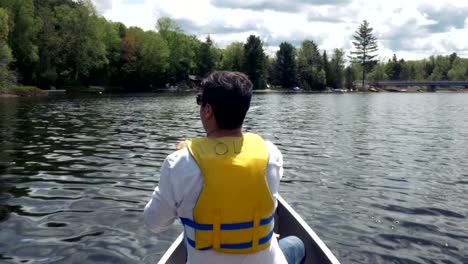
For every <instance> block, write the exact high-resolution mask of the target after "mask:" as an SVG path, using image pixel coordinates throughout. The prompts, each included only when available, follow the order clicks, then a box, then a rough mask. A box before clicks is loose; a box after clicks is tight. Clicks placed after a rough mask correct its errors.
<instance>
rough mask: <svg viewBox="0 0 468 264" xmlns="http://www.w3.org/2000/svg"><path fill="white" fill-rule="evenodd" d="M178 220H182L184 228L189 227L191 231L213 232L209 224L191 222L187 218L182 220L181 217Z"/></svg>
mask: <svg viewBox="0 0 468 264" xmlns="http://www.w3.org/2000/svg"><path fill="white" fill-rule="evenodd" d="M180 220H182V224H184V225H186V226H190V227H191V228H193V229H198V230H205V231H209V230H213V225H210V224H199V223H197V222H195V221H192V220H190V219H188V218H183V217H181V218H180Z"/></svg>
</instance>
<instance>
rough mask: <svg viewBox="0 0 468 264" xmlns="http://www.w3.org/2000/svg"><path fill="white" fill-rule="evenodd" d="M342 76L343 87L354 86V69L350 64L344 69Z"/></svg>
mask: <svg viewBox="0 0 468 264" xmlns="http://www.w3.org/2000/svg"><path fill="white" fill-rule="evenodd" d="M344 78H345V87H346V88H347V89H353V88H354V71H353V68H352V67H351V66H348V67H346V69H345V71H344Z"/></svg>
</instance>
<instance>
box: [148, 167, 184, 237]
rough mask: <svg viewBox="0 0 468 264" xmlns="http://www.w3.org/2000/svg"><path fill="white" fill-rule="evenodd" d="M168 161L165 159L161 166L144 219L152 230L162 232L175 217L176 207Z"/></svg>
mask: <svg viewBox="0 0 468 264" xmlns="http://www.w3.org/2000/svg"><path fill="white" fill-rule="evenodd" d="M170 176H171V171H170V166H169V161H168V159H166V160H165V161H164V163H163V165H162V168H161V176H160V180H159V186H156V188H155V189H154V192H153V195H152V197H151V200H150V201H149V202H148V203H147V204H146V206H145V211H144V219H145V224H146V226H147V227H149V228H150V229H151V231H153V232H156V233H158V232H162V231H164V230H166V229H168V228H169V226H170V225H171V224H172V223H173V222H174V220H175V219H176V218H177V207H176V202H175V199H174V191H173V188H172V183H171V177H170Z"/></svg>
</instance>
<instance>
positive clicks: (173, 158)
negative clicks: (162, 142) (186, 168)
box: [166, 147, 192, 168]
mask: <svg viewBox="0 0 468 264" xmlns="http://www.w3.org/2000/svg"><path fill="white" fill-rule="evenodd" d="M166 162H167V163H168V165H169V167H170V168H174V167H176V166H183V165H188V164H190V163H191V162H192V158H191V155H190V152H189V150H188V148H187V147H185V148H182V149H180V150H177V151H174V152H172V153H171V154H169V155H168V156H167V157H166Z"/></svg>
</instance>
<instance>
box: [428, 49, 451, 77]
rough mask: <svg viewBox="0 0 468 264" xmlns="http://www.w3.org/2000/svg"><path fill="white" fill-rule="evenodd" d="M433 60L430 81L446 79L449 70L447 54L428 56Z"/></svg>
mask: <svg viewBox="0 0 468 264" xmlns="http://www.w3.org/2000/svg"><path fill="white" fill-rule="evenodd" d="M430 59H431V60H432V61H433V65H434V70H433V71H432V73H431V75H430V76H429V79H430V80H432V81H438V80H448V72H449V71H450V68H451V65H450V58H449V57H448V56H441V55H439V56H437V57H435V58H434V57H431V58H430Z"/></svg>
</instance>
